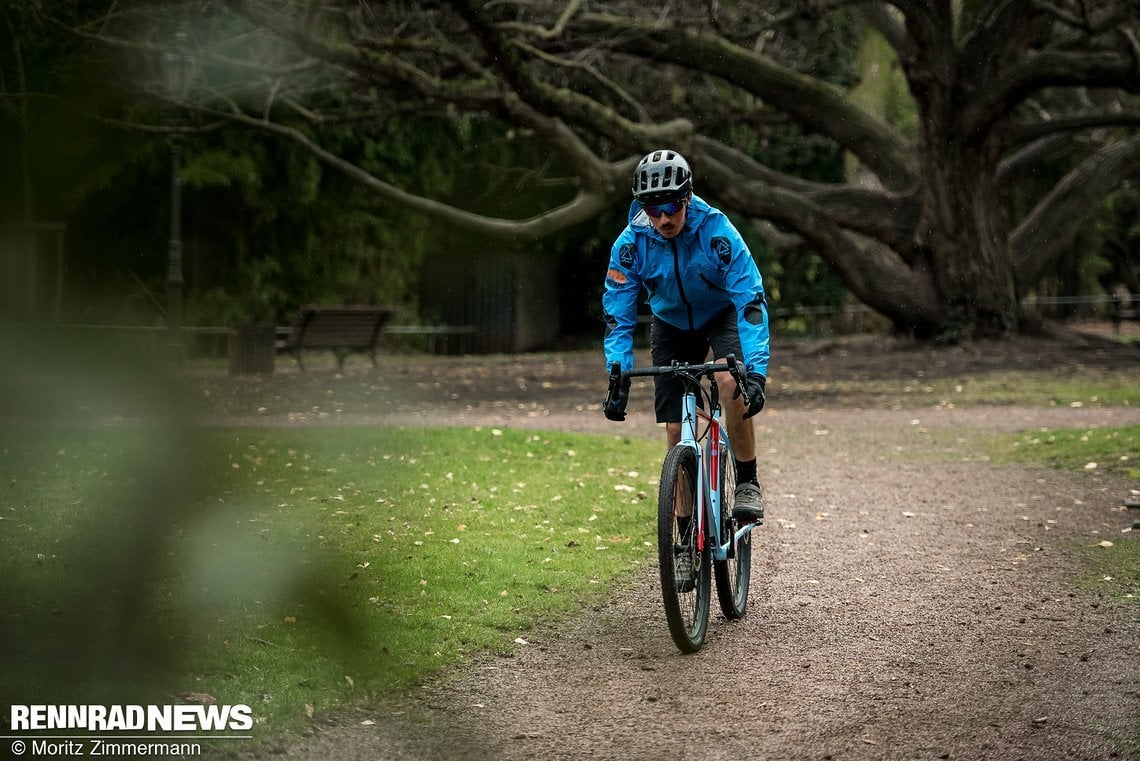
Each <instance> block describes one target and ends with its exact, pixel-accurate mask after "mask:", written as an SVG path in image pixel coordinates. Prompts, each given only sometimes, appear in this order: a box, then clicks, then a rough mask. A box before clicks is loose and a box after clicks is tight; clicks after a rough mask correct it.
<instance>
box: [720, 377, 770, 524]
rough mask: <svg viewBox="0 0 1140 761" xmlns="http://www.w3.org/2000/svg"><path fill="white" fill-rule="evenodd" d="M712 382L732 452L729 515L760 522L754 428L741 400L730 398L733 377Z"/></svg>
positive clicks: (761, 502)
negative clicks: (733, 469)
mask: <svg viewBox="0 0 1140 761" xmlns="http://www.w3.org/2000/svg"><path fill="white" fill-rule="evenodd" d="M717 361H718V362H721V361H723V360H717ZM716 382H717V385H718V387H719V390H720V400H721V405H722V406H723V408H724V423H725V427H726V428H727V429H728V440H729V441H730V442H732V454H733V456H734V457H735V458H736V484H735V487H736V490H735V494H734V500H733V502H734V506H733V509H732V515H733V517H734V518H736V519H737V520H741V521H763V520H764V495H763V492H761V490H760V481H759V479H758V478H757V477H756V427H755V425H754V424H753V422H752V418H748V419H747V420H746V419H745V418H744V413H745V412H746V408H745V407H744V399H743V398H741V397H737V398H735V399H734V398H733V395H734V394H735V393H736V381H735V380H734V379H733V377H732V376H731V375H730V374H729V373H718V374H717V377H716Z"/></svg>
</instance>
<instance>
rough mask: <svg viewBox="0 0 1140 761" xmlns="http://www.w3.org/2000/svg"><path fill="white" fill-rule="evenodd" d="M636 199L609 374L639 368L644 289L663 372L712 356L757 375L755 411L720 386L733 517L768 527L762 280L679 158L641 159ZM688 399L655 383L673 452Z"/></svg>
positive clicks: (613, 270) (617, 290)
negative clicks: (636, 354) (760, 444)
mask: <svg viewBox="0 0 1140 761" xmlns="http://www.w3.org/2000/svg"><path fill="white" fill-rule="evenodd" d="M633 199H634V200H633V202H632V203H631V204H630V208H629V224H628V225H627V226H626V228H625V229H624V230H623V231H622V233H621V235H619V236H618V237H617V240H615V241H614V244H613V247H612V248H611V250H610V262H609V270H608V272H607V273H606V281H605V291H604V293H603V294H602V310H603V312H604V315H605V321H606V336H605V342H604V349H605V355H606V371H607V372H608V371H609V367H610V365H611V364H612V363H614V362H618V363H620V364H621V368H622V370H629V369H632V368H633V331H634V328H635V327H636V326H637V299H638V295H639V293H640V292H641V290H642V289H645V291H646V292H647V293H648V295H649V308H650V310H651V311H652V313H653V320H652V323H651V325H650V334H649V336H650V337H649V346H650V352H651V354H652V358H653V364H654V365H668V364H670V363H671V362H672V361H674V360H677V361H680V362H687V363H701V362H704V361H705V359H706V357H707V356H708V351H709V349H710V348H711V349H712V352H713V355H714V357H715V359H716V360H717V361H724V359H725V358H726V357H727V355H728V354H735V355H736V356H737V357H738V358H741V359H742V360H743V363H744V365H745V368H746V370H747V375H746V382H745V388H746V389H747V391H748V398H749V405H748V407H747V409H746V408H745V405H744V402H743V400H742V398H741V396H740V392H739V391H738V390H737V389H736V383H735V381H734V380H733V379H732V377H731V376H730V375H729V374H728V373H719V374H718V375H717V378H716V381H717V384H718V386H719V387H720V394H721V399H723V400H726V401H725V402H724V420H725V424H726V425H727V427H728V435H729V440H730V441H731V442H732V448H733V452H734V454H735V456H736V458H737V461H736V476H737V484H736V488H735V493H734V497H735V499H734V508H733V511H732V514H733V517H734V518H736V519H737V520H740V521H744V522H759V521H763V519H764V497H763V493H762V492H761V490H760V484H759V481H758V479H757V475H756V433H755V429H754V427H753V421H752V420H751V418H752V416H753V415H755V414H756V413H758V412H760V410H762V409H763V408H764V399H765V397H764V385H765V381H766V376H767V370H768V309H767V305H766V303H765V300H764V283H763V279H762V278H761V277H760V271H759V270H758V269H757V267H756V263H755V262H754V261H753V259H752V254H751V253H750V252H749V250H748V246H746V245H745V243H744V240H743V239H742V238H741V236H740V233H739V232H738V231H737V229H736V228H735V227H734V226H733V225H732V223H731V222H730V221H729V220H728V217H726V216H725V215H724V214H723V213H722V212H721V211H720V210H718V209H716V208H714V207H712V206H710V205H709V204H708V203H707V202H705V200H704V199H702V198H701V197H700V196H697V195H694V194H693V175H692V171H691V170H690V168H689V164H688V162H687V161H686V160H685V159H684V157H683V156H681V154H680V153H678V152H677V151H674V150H668V149H662V150H656V151H652V152H650V153H648V154H646V155H645V157H644V158H642V159H641V161H640V162H639V163H638V165H637V168H636V169H635V170H634V175H633ZM730 391H731V393H729V392H730ZM683 394H684V385H683V383H682V381H681V380H680V379H679V378H671V377H668V376H657V377H655V378H654V408H655V412H656V417H657V422H658V423H665V435H666V441H667V444H668V446H669V447H670V448H672V447H673V446H674V445H675V444H677V442H679V441H680V440H681V397H682V396H683ZM628 400H629V381H628V379H627V381H626V382H625V384H624V386H623V387H622V388H621V389H620V391H619V393H618V395H617V398H616V399H615V400H613V401H612V402H608V403H607V404H606V405H605V407H604V410H603V411H604V413H605V416H606V417H607V418H609V419H610V420H617V421H621V420H625V408H626V403H627V402H628Z"/></svg>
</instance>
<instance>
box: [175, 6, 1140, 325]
mask: <svg viewBox="0 0 1140 761" xmlns="http://www.w3.org/2000/svg"><path fill="white" fill-rule="evenodd" d="M223 2H224V6H225V8H226V9H227V10H228V11H229V12H231V13H233V14H236V16H237V17H238V18H240V19H241V20H242V21H243V23H245V24H247V25H248V30H249V32H250V34H251V35H252V36H245V37H234V36H232V32H233V31H234V27H233V24H232V23H228V22H227V23H219V22H213V25H212V26H210V25H209V24H206V23H199V25H197V26H194V27H192V28H191V35H192V37H193V40H194V44H195V45H196V48H197V54H198V55H201V56H203V57H204V58H205V59H207V60H208V61H209V62H210V65H212V66H214V67H215V70H216V71H218V72H221V71H223V70H224V71H227V72H228V74H226V75H225V77H224V78H218V77H216V78H215V79H214V80H213V81H212V82H210V83H209V84H210V85H211V87H212V89H209V90H203V91H200V92H199V93H198V96H197V101H196V102H197V104H198V105H199V106H200V107H201V108H202V109H203V110H207V111H212V112H214V113H215V114H217V115H221V116H224V117H225V118H227V119H230V120H233V121H236V122H240V123H243V124H245V125H248V126H250V127H255V128H258V129H261V130H265V131H268V132H271V133H274V134H276V135H278V136H280V137H281V138H283V139H289V140H292V141H294V142H296V143H297V144H298V145H302V146H304V147H305V148H306V149H307V150H309V151H311V152H312V153H313V154H315V155H316V156H318V157H319V158H320V159H321V160H322V161H324V162H325V163H326V164H328V165H330V166H333V167H335V168H337V169H338V170H340V171H343V172H344V173H346V174H347V175H349V176H350V177H353V178H354V179H356V180H357V181H359V182H361V183H363V184H364V185H366V186H367V187H369V188H371V189H372V190H373V191H374V192H375V193H377V194H379V195H380V196H382V197H383V198H384V199H386V200H387V201H389V202H391V203H394V204H398V205H400V206H403V207H406V208H407V209H411V210H416V211H419V212H422V213H425V214H429V215H433V216H435V217H437V218H439V219H440V220H443V221H445V222H449V223H453V224H456V225H460V226H464V227H467V228H470V229H471V230H474V231H478V232H479V233H482V234H489V235H498V236H505V237H512V238H515V239H525V238H538V237H542V236H546V235H550V234H553V233H556V232H559V231H561V230H564V229H566V228H568V227H570V226H572V225H576V224H578V223H580V222H582V221H584V220H587V219H590V218H592V217H595V216H597V215H598V214H600V213H601V212H602V211H603V210H604V209H607V208H610V209H612V208H613V206H614V205H617V204H620V203H621V202H623V201H625V200H627V199H628V197H629V190H628V184H629V176H630V171H631V168H632V166H633V163H634V162H635V161H636V159H637V158H638V157H639V156H640V155H641V154H642V153H643V152H645V151H646V150H650V149H652V148H655V147H660V146H662V145H670V146H675V147H677V148H679V149H680V150H681V151H683V152H684V153H685V154H686V155H687V156H688V157H689V158H690V160H691V163H692V164H693V167H694V170H695V172H696V180H697V187H698V192H701V193H702V194H704V195H706V196H709V197H711V198H712V199H714V200H715V201H716V202H717V203H719V204H720V205H721V206H722V207H723V208H725V209H726V210H728V211H730V212H732V213H734V214H735V215H736V216H737V217H738V219H745V218H746V219H750V220H753V221H755V222H756V223H757V229H766V230H769V231H770V232H771V233H772V239H773V240H779V241H788V240H794V241H796V242H797V243H798V245H800V246H806V247H808V248H810V249H811V250H814V251H815V252H817V253H818V254H819V255H820V256H822V257H823V258H824V259H825V260H826V262H827V263H828V265H829V266H830V267H831V268H832V270H833V271H834V272H835V273H836V274H837V275H838V276H839V278H840V279H841V280H842V282H843V284H844V285H845V286H846V287H847V288H848V289H849V290H850V291H851V293H853V294H854V295H855V296H856V297H857V298H858V299H860V300H861V301H863V302H864V303H866V304H868V305H870V306H871V307H873V308H874V309H876V310H877V311H879V312H881V313H882V314H883V315H886V316H887V317H888V318H890V319H891V320H892V322H893V323H894V324H895V325H896V326H898V327H900V328H903V329H907V330H910V331H913V332H914V333H916V334H919V335H942V336H947V337H956V336H959V335H995V334H1004V333H1007V332H1010V331H1012V330H1016V329H1017V328H1018V302H1019V298H1020V297H1021V296H1024V295H1025V294H1026V293H1027V292H1028V291H1030V290H1031V289H1032V287H1033V286H1034V284H1035V283H1036V282H1037V281H1038V280H1039V279H1040V278H1041V277H1042V275H1043V274H1045V273H1047V272H1048V271H1049V270H1050V269H1051V267H1052V266H1053V265H1054V264H1055V262H1056V261H1057V260H1058V258H1059V257H1060V256H1061V255H1062V254H1063V253H1064V252H1065V250H1066V247H1067V246H1068V245H1070V243H1071V241H1072V240H1073V239H1074V237H1075V235H1076V233H1077V232H1078V230H1079V229H1080V227H1081V225H1082V223H1083V222H1085V221H1086V220H1087V219H1088V218H1089V217H1090V215H1091V214H1092V213H1093V212H1094V211H1095V210H1096V209H1097V208H1098V206H1099V204H1100V202H1101V200H1102V199H1103V198H1104V197H1105V195H1106V194H1107V193H1109V192H1111V191H1112V190H1113V189H1114V188H1117V187H1118V186H1120V185H1121V183H1123V182H1125V181H1126V180H1127V179H1128V178H1130V177H1132V176H1134V175H1136V174H1137V173H1138V172H1140V131H1138V130H1137V126H1138V125H1140V107H1138V100H1137V98H1136V97H1135V95H1136V93H1137V92H1138V90H1140V0H1097V2H1089V0H890V1H889V2H868V1H863V2H853V1H851V0H830V1H828V0H816V1H814V2H795V1H792V0H763V1H761V2H718V1H717V0H708V1H706V2H703V3H677V2H665V3H661V4H657V5H652V6H644V5H643V4H641V3H635V2H625V1H620V2H607V3H597V2H594V3H591V2H586V1H585V0H452V1H450V2H401V1H399V0H393V1H390V2H371V3H368V2H361V1H360V0H324V1H323V2H315V1H312V2H299V1H298V0H223ZM198 5H201V4H198ZM205 6H206V7H208V8H212V9H214V10H217V6H216V5H215V4H214V3H206V4H205ZM206 17H208V14H207V15H206V16H202V15H199V16H197V17H196V18H198V19H199V21H201V20H202V19H203V18H206ZM219 30H226V32H227V36H225V37H224V38H223V37H222V36H219ZM872 40H876V41H885V45H884V46H883V49H884V50H886V51H888V52H887V53H886V54H885V55H880V56H878V57H872V58H871V59H867V58H865V57H863V58H859V57H857V56H856V51H857V50H860V49H862V48H864V47H866V46H867V45H868V44H869V42H870V41H872ZM271 43H272V44H271ZM269 51H272V52H269ZM856 60H861V61H863V63H864V66H863V67H862V69H861V68H860V67H859V66H858V65H856V63H855V62H856ZM868 61H869V62H868ZM249 74H254V75H255V76H252V77H250V76H247V75H249ZM870 78H878V79H879V80H880V81H883V82H887V83H889V82H890V81H892V80H895V81H897V82H899V83H900V87H898V88H897V93H896V94H898V95H900V96H901V105H898V104H896V106H895V107H894V109H893V110H892V109H885V108H883V107H882V98H879V99H875V98H867V97H865V96H862V95H860V94H859V93H860V92H865V91H866V86H867V83H868V80H869V79H870ZM409 112H410V113H416V114H420V115H439V114H450V115H452V116H454V117H456V118H479V119H487V120H492V121H498V122H500V123H501V124H502V125H503V128H504V129H503V134H514V133H516V132H518V133H525V134H527V135H533V136H535V137H536V138H537V139H539V140H541V141H543V142H544V143H545V144H546V145H547V146H549V150H550V151H551V153H552V154H554V155H556V156H558V158H559V161H557V163H556V164H555V165H554V166H556V167H557V171H558V172H560V173H561V174H563V175H564V176H563V177H562V178H561V179H563V180H565V179H566V178H567V177H569V179H571V180H572V181H573V188H574V190H573V191H572V192H568V193H567V194H566V196H565V199H564V202H561V203H554V204H551V205H550V206H549V208H541V209H531V210H530V211H528V212H527V213H526V214H525V215H524V216H518V215H515V216H511V215H509V214H507V213H496V211H497V210H496V209H494V208H491V209H488V208H486V206H484V207H482V208H478V209H476V208H473V207H471V206H467V205H465V204H464V203H463V201H462V198H460V199H458V200H456V199H441V198H438V197H435V198H433V197H426V196H425V195H424V193H423V192H422V190H417V189H415V188H412V187H409V186H407V185H404V186H402V187H401V186H397V185H395V184H393V183H392V182H389V181H388V179H389V178H386V177H384V176H382V175H379V174H377V173H376V172H375V171H371V172H370V171H367V170H366V169H365V168H362V166H361V165H360V164H359V162H354V161H352V160H351V159H350V158H348V157H346V156H344V155H343V154H340V153H338V152H337V150H336V149H335V148H333V147H331V146H327V145H322V144H320V142H319V141H317V140H314V138H313V135H314V132H313V130H312V129H311V127H312V126H313V125H317V124H328V123H334V122H345V123H353V124H356V125H359V128H360V129H367V128H368V125H369V124H374V123H377V122H378V121H383V120H384V119H385V118H387V117H388V116H390V115H391V114H393V113H409ZM790 135H795V136H797V139H799V140H802V141H804V142H805V143H810V144H813V145H824V146H830V147H832V148H834V149H835V150H836V151H841V152H845V153H846V154H847V155H848V156H849V157H850V160H849V161H848V171H847V174H846V176H845V177H833V178H819V177H805V176H793V175H792V174H791V173H788V172H782V171H777V170H776V169H775V168H773V151H772V150H771V149H772V146H773V145H774V144H780V145H784V146H786V145H787V140H788V139H789V136H790ZM474 160H476V161H477V160H478V156H476V157H475V158H474ZM1046 165H1048V166H1049V167H1050V168H1053V167H1057V166H1062V167H1064V169H1065V171H1064V173H1063V174H1062V175H1060V179H1059V181H1057V182H1055V183H1053V184H1051V186H1050V187H1049V188H1048V190H1047V192H1044V193H1039V195H1037V196H1034V197H1032V198H1030V199H1029V202H1028V203H1026V201H1025V195H1026V191H1025V187H1040V182H1039V181H1038V182H1035V183H1032V184H1030V185H1028V186H1026V185H1020V184H1019V183H1021V182H1022V180H1023V178H1031V179H1032V178H1035V177H1036V178H1039V177H1040V170H1041V168H1042V167H1043V166H1046ZM533 169H534V170H535V171H536V172H539V171H541V170H542V169H543V167H539V166H535V167H533ZM547 171H550V170H549V168H548V167H547ZM1015 192H1016V193H1018V203H1017V204H1013V203H1011V202H1010V197H1011V194H1013V193H1015ZM1017 209H1028V211H1027V212H1021V216H1019V217H1015V216H1013V215H1014V213H1015V210H1017Z"/></svg>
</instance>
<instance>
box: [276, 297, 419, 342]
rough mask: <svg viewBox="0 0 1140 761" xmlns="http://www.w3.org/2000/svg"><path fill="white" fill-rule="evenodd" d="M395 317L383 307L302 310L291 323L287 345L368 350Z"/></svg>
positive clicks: (320, 307) (319, 307)
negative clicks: (364, 348)
mask: <svg viewBox="0 0 1140 761" xmlns="http://www.w3.org/2000/svg"><path fill="white" fill-rule="evenodd" d="M395 314H396V310H395V309H394V308H392V307H387V306H358V305H352V306H311V307H304V308H302V309H301V311H300V312H299V313H298V315H297V318H296V319H295V320H294V321H293V325H292V329H291V331H290V334H289V340H288V343H287V345H289V346H304V347H306V348H308V347H313V348H337V347H372V346H375V345H376V341H377V339H378V338H379V336H380V330H381V329H382V328H383V327H384V325H386V324H387V323H388V322H389V321H390V320H391V319H392V317H393V316H395Z"/></svg>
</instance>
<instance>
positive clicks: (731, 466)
mask: <svg viewBox="0 0 1140 761" xmlns="http://www.w3.org/2000/svg"><path fill="white" fill-rule="evenodd" d="M720 465H721V467H720V472H721V487H722V488H723V491H722V492H721V494H722V496H721V500H720V517H721V530H720V540H719V541H720V543H721V544H724V543H725V542H727V541H729V540H730V539H731V538H732V536H733V534H734V533H735V532H736V529H737V528H738V525H739V524H738V523H737V521H736V520H735V519H733V517H732V507H733V493H734V491H735V489H736V461H735V460H734V459H733V456H732V451H731V450H730V449H729V448H728V447H727V446H725V445H723V444H722V445H721V448H720ZM751 575H752V532H748V533H746V534H745V535H744V536H743V537H741V539H740V541H738V542H737V543H736V547H735V548H732V549H731V550H730V551H729V557H728V559H727V560H716V561H713V576H714V577H715V578H716V596H717V601H718V602H719V603H720V610H721V613H724V617H725V618H727V619H729V620H730V621H733V620H736V619H738V618H743V617H744V613H745V611H746V610H747V608H748V581H749V579H750V578H751Z"/></svg>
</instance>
